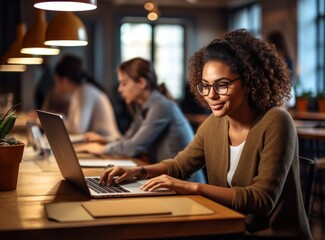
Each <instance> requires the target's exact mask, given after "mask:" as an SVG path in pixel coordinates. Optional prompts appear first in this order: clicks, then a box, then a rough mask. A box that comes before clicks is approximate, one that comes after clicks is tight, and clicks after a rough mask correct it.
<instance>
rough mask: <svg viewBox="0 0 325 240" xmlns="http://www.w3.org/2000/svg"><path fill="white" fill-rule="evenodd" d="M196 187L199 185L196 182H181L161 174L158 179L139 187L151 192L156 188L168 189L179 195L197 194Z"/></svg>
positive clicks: (152, 179)
mask: <svg viewBox="0 0 325 240" xmlns="http://www.w3.org/2000/svg"><path fill="white" fill-rule="evenodd" d="M198 186H199V183H197V182H188V181H183V180H179V179H177V178H173V177H171V176H168V175H166V174H163V175H161V176H159V177H155V178H151V179H149V180H148V181H147V182H146V183H145V184H143V185H142V186H141V189H142V190H145V191H149V192H152V191H154V190H156V189H158V188H168V189H170V190H174V191H175V192H177V193H179V194H198Z"/></svg>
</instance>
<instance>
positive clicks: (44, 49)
mask: <svg viewBox="0 0 325 240" xmlns="http://www.w3.org/2000/svg"><path fill="white" fill-rule="evenodd" d="M34 12H35V18H34V24H33V26H32V27H31V28H30V29H29V30H28V31H27V33H26V35H25V36H24V39H23V42H22V46H21V47H22V48H21V50H20V52H21V53H24V54H35V55H58V54H59V53H60V49H58V48H53V47H49V46H45V45H44V41H45V32H46V25H47V24H46V19H45V11H44V10H40V9H35V11H34Z"/></svg>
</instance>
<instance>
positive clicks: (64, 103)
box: [42, 55, 121, 140]
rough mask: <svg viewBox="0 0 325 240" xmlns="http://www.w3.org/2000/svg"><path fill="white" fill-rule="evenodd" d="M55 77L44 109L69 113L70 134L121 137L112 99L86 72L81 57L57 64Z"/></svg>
mask: <svg viewBox="0 0 325 240" xmlns="http://www.w3.org/2000/svg"><path fill="white" fill-rule="evenodd" d="M54 78H55V87H54V89H53V92H52V94H50V95H49V98H48V99H47V100H46V101H45V104H44V105H43V107H42V109H43V110H48V111H56V112H59V113H65V112H66V118H65V123H66V127H67V130H68V132H69V133H70V134H84V133H86V132H95V133H97V134H100V135H102V136H105V137H106V138H107V139H110V140H114V139H117V138H119V137H120V135H121V134H120V131H119V129H118V126H117V123H116V117H115V112H114V109H113V107H112V104H111V102H110V100H109V99H108V97H107V95H106V93H105V92H104V90H103V88H102V87H101V86H100V85H99V84H98V83H97V82H96V81H95V80H94V79H93V78H92V77H91V76H89V75H88V74H87V73H86V72H85V71H84V70H83V68H82V61H81V59H80V58H78V57H76V56H72V55H66V56H64V57H62V59H61V60H59V62H58V63H57V64H56V67H55V77H54ZM56 107H58V108H57V109H55V108H56ZM60 108H61V109H60Z"/></svg>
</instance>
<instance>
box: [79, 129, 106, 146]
mask: <svg viewBox="0 0 325 240" xmlns="http://www.w3.org/2000/svg"><path fill="white" fill-rule="evenodd" d="M84 136H85V139H86V141H87V142H97V143H102V144H105V143H107V141H106V139H105V138H104V137H103V136H101V135H99V134H98V133H95V132H86V133H85V134H84Z"/></svg>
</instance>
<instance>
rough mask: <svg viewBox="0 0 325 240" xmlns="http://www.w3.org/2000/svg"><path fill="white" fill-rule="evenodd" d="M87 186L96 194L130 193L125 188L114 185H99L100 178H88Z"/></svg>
mask: <svg viewBox="0 0 325 240" xmlns="http://www.w3.org/2000/svg"><path fill="white" fill-rule="evenodd" d="M86 181H87V185H88V187H89V188H91V189H92V190H94V191H95V192H96V193H124V192H130V191H129V190H127V189H125V188H123V187H122V186H120V185H118V184H116V183H112V184H111V185H109V186H106V185H102V186H101V185H98V181H99V178H96V177H95V178H86Z"/></svg>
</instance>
